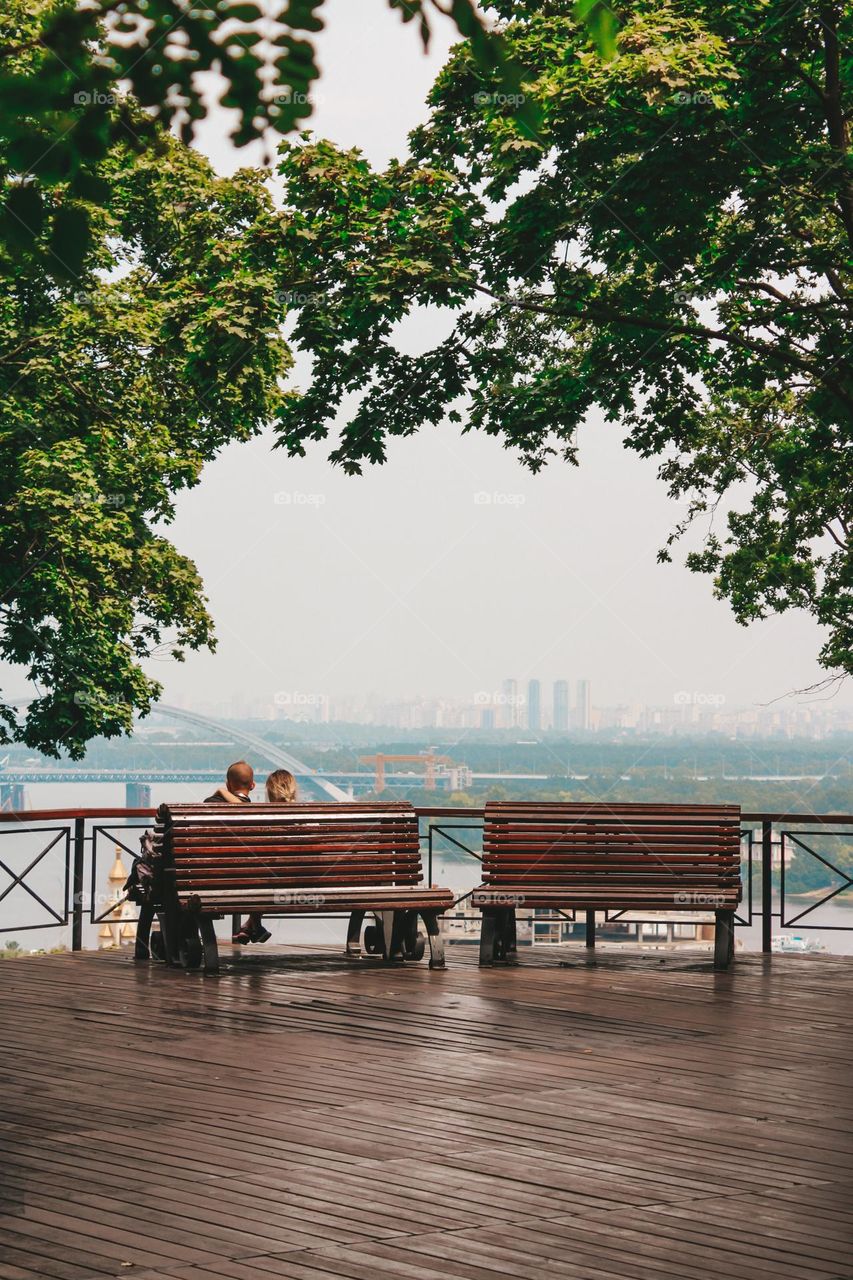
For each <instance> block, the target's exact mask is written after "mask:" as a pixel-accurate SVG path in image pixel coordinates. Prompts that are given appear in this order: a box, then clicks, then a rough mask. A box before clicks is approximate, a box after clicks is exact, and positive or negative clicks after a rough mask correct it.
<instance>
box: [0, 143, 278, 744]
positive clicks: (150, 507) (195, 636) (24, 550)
mask: <svg viewBox="0 0 853 1280" xmlns="http://www.w3.org/2000/svg"><path fill="white" fill-rule="evenodd" d="M105 167H106V168H107V172H108V177H109V180H110V182H111V184H112V189H113V198H112V201H111V206H110V211H109V212H105V211H104V212H102V213H101V214H100V215H99V219H98V223H97V226H96V233H95V238H94V242H93V251H92V253H91V254H90V256H89V261H90V265H89V266H88V267H87V269H86V270H85V272H84V274H83V275H82V277H81V280H80V282H79V285H78V286H77V287H76V288H75V289H74V290H69V289H64V288H58V287H57V286H56V284H55V282H54V280H53V278H52V276H51V274H50V273H49V272H48V271H47V270H46V269H45V268H43V267H41V266H40V265H39V264H38V263H37V262H33V261H29V262H27V263H25V264H22V265H21V266H20V267H19V268H18V270H17V271H16V272H15V274H14V275H7V277H6V278H5V280H4V283H3V288H2V291H0V416H1V417H2V432H0V477H2V479H1V480H0V511H1V512H2V514H0V599H2V610H0V657H2V658H3V659H5V660H6V661H9V662H12V663H16V664H20V665H22V666H23V667H24V668H25V669H26V670H27V671H28V672H29V675H30V677H31V679H32V680H33V681H34V683H35V686H36V688H37V690H38V691H39V696H37V697H36V699H35V700H34V701H33V702H32V703H30V705H29V707H28V710H27V715H26V718H25V719H24V720H23V721H22V722H20V723H19V720H18V717H17V716H16V714H15V712H14V711H13V709H12V708H10V707H8V706H6V707H0V717H2V720H3V722H4V724H5V728H4V729H2V730H0V735H2V738H3V739H5V740H7V741H8V740H10V738H11V739H15V738H17V739H20V740H23V741H25V742H27V743H28V744H29V745H30V746H32V747H36V748H39V749H41V750H43V751H45V752H48V753H55V752H56V751H58V750H59V749H60V748H64V749H67V750H68V751H69V752H70V754H71V755H72V756H79V755H81V754H82V752H83V749H84V747H85V744H86V742H87V741H88V740H89V739H90V738H92V737H94V736H95V735H96V734H107V735H110V734H115V733H119V732H127V731H129V730H130V728H131V726H132V721H133V714H134V711H141V712H143V713H144V712H145V711H146V710H147V709H148V708H149V707H150V705H151V703H152V701H153V700H155V699H156V697H157V696H158V694H159V692H160V689H159V685H158V684H157V683H156V682H155V681H154V680H152V679H151V678H149V677H148V676H146V675H145V674H144V673H143V671H142V669H141V668H140V666H139V659H140V658H142V657H144V656H146V655H150V654H152V653H156V652H158V651H160V650H163V651H164V652H166V653H169V654H171V655H172V656H173V657H176V658H180V657H181V656H182V654H183V652H184V651H185V650H186V649H187V648H198V647H200V646H202V645H208V644H211V643H212V624H211V620H210V618H209V616H208V613H207V610H206V608H205V601H204V596H203V590H202V584H201V582H200V579H199V576H198V572H197V570H196V568H195V565H194V564H193V563H192V561H191V560H188V559H187V558H186V557H185V556H182V555H181V554H179V552H178V551H177V550H176V549H175V547H174V546H173V545H172V544H171V543H170V542H169V541H168V540H167V538H166V537H165V536H164V534H163V527H164V526H165V525H166V524H168V522H169V520H170V519H171V517H172V512H173V501H174V495H175V494H176V493H177V492H179V491H180V490H182V489H184V488H186V487H187V486H190V485H193V484H195V483H196V482H197V480H198V477H199V474H200V472H201V469H202V466H203V464H204V462H205V461H207V460H208V459H210V458H212V457H213V456H214V455H215V454H216V453H217V451H218V450H219V449H220V448H221V447H222V445H224V444H225V443H227V442H229V441H232V440H241V439H247V438H249V437H250V436H251V435H253V434H254V433H255V432H257V431H258V430H260V428H261V427H263V426H264V425H265V424H266V423H268V422H269V421H270V419H271V418H272V417H274V416H275V414H276V413H277V412H278V410H279V407H280V403H281V399H282V392H281V391H280V388H279V379H280V378H281V377H282V376H283V375H284V374H285V373H286V371H287V368H288V367H289V355H288V352H287V349H286V347H285V346H284V344H283V343H282V341H281V339H280V336H279V326H280V322H281V305H280V302H279V300H278V297H277V294H276V289H275V259H276V255H277V252H278V249H277V244H278V236H277V229H276V219H275V215H274V211H273V209H272V204H271V201H270V198H269V196H268V194H267V192H266V190H265V188H264V186H263V182H262V178H261V176H260V175H258V174H254V173H250V172H245V171H244V172H242V173H239V174H237V175H236V176H235V177H234V178H230V179H221V178H217V177H215V176H214V175H213V173H212V172H211V170H210V167H209V165H208V164H207V162H206V161H205V160H204V159H202V158H201V157H199V156H198V155H196V154H195V153H194V152H192V151H190V150H189V149H188V148H186V147H184V146H182V145H181V144H180V143H177V142H173V141H170V140H168V139H167V138H163V137H161V138H160V141H159V145H158V146H157V147H156V148H152V149H149V151H148V152H147V153H146V156H145V158H144V159H140V158H139V157H138V156H136V155H134V154H133V153H132V152H131V151H130V150H129V149H128V148H122V147H119V148H117V149H115V150H114V152H113V153H111V155H110V156H109V157H108V158H107V160H106V161H105ZM176 192H177V193H179V196H178V198H177V201H176ZM105 273H107V274H105Z"/></svg>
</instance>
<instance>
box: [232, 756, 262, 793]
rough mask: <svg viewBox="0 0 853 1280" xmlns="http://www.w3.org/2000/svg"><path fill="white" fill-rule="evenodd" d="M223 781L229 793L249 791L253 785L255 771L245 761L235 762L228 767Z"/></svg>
mask: <svg viewBox="0 0 853 1280" xmlns="http://www.w3.org/2000/svg"><path fill="white" fill-rule="evenodd" d="M225 781H226V782H227V783H228V790H229V791H234V792H240V791H251V790H252V789H253V787H254V785H255V771H254V769H253V768H252V766H251V765H250V764H247V763H246V761H245V760H237V761H235V762H234V764H230V765H229V766H228V772H227V773H226V775H225Z"/></svg>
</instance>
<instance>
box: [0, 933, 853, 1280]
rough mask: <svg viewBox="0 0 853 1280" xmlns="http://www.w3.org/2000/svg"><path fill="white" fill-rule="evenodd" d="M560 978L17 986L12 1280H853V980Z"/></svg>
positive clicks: (6, 1115)
mask: <svg viewBox="0 0 853 1280" xmlns="http://www.w3.org/2000/svg"><path fill="white" fill-rule="evenodd" d="M225 950H226V953H227V952H228V951H229V949H228V948H226V949H225ZM556 954H557V953H554V952H551V951H548V952H546V953H545V955H544V956H542V955H541V954H540V953H538V952H537V954H536V955H535V956H533V955H531V954H529V953H527V954H524V953H523V955H522V964H521V966H520V967H519V968H517V969H510V970H507V969H494V970H484V971H481V970H479V969H478V968H477V967H476V954H475V951H474V949H473V948H468V947H451V948H450V949H449V961H450V967H449V968H448V969H447V970H446V971H445V972H443V973H430V972H429V971H428V969H427V968H426V965H425V964H420V965H409V966H406V967H405V968H397V967H394V968H390V969H387V968H383V967H382V966H381V965H380V964H378V963H377V962H376V961H374V960H364V961H360V962H351V961H346V960H345V959H344V958H343V957H341V956H339V955H337V954H333V953H331V952H325V953H314V954H308V953H307V952H305V951H301V950H297V949H290V950H283V949H275V950H268V951H262V950H261V949H260V948H257V949H254V952H253V954H246V953H241V954H239V955H236V954H235V956H234V957H233V958H228V957H227V956H226V965H225V968H224V971H223V974H222V976H221V977H219V978H218V979H216V978H213V979H204V978H202V977H201V976H199V975H197V974H185V973H182V972H174V971H168V970H166V969H164V968H162V967H160V966H155V967H151V968H149V967H147V966H142V967H140V966H135V965H134V964H133V963H132V961H130V960H129V959H128V957H127V956H125V955H104V954H101V955H98V954H92V953H84V954H81V955H77V956H70V955H69V956H47V957H33V958H25V959H21V960H15V961H9V962H3V963H0V1027H2V1031H0V1043H2V1051H0V1079H1V1080H2V1111H1V1112H0V1147H2V1155H0V1200H1V1201H2V1216H0V1280H31V1277H35V1276H50V1277H57V1278H58V1280H84V1278H88V1277H92V1278H97V1277H101V1276H128V1277H132V1278H133V1280H143V1278H144V1280H155V1277H164V1278H165V1277H174V1278H175V1280H180V1278H182V1277H186V1280H245V1278H246V1277H258V1278H259V1280H273V1278H274V1277H292V1278H293V1280H330V1278H332V1277H351V1278H352V1280H392V1278H393V1280H442V1278H444V1277H447V1276H452V1277H464V1278H465V1280H496V1277H501V1276H512V1277H521V1278H523V1280H530V1278H531V1277H539V1276H548V1277H569V1278H571V1280H609V1278H612V1277H620V1278H621V1277H630V1280H658V1278H660V1280H704V1278H705V1277H717V1276H725V1277H727V1278H728V1280H733V1278H734V1280H771V1278H772V1280H776V1278H777V1277H778V1278H779V1280H795V1278H796V1280H799V1278H800V1277H803V1278H804V1280H811V1278H814V1280H820V1278H822V1277H829V1278H831V1280H842V1278H843V1280H849V1278H850V1277H853V1260H851V1253H853V1251H851V1232H852V1231H853V1196H851V1180H850V1173H851V1166H853V1095H851V1093H850V1087H849V1086H850V1080H851V1077H850V1061H851V1047H853V1045H851V1040H853V1037H852V1036H851V1009H853V999H851V997H853V960H851V959H844V958H840V957H838V958H836V957H828V956H822V955H817V956H803V957H798V956H774V957H772V958H766V959H765V958H762V957H761V956H738V959H737V962H736V967H735V969H734V971H732V972H731V973H728V974H714V973H713V971H712V970H711V969H710V967H709V963H708V958H707V956H703V957H697V956H689V955H683V954H682V955H678V956H675V955H667V956H666V957H665V958H663V959H659V958H658V956H656V955H654V954H649V955H638V954H636V953H634V954H632V953H630V952H624V951H619V952H618V953H614V952H603V953H602V954H601V955H600V956H599V958H598V961H597V963H596V964H595V966H594V967H589V966H588V965H587V964H586V962H585V957H584V956H583V955H582V954H580V955H579V954H578V953H577V952H569V953H562V954H563V955H565V956H567V957H568V959H567V965H566V967H560V966H559V965H558V964H557V962H556Z"/></svg>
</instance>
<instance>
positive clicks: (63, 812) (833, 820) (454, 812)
mask: <svg viewBox="0 0 853 1280" xmlns="http://www.w3.org/2000/svg"><path fill="white" fill-rule="evenodd" d="M367 803H373V802H372V801H369V802H367ZM536 803H541V804H549V803H550V801H548V800H542V801H538V802H536ZM557 803H559V801H558V802H557ZM589 803H590V805H591V806H594V805H595V804H596V801H590V802H589ZM330 807H334V806H333V805H331V806H330ZM413 808H414V810H415V812H416V813H417V814H418V816H419V817H421V818H472V819H478V818H482V817H483V816H484V813H485V809H484V807H483V806H479V807H476V808H470V809H469V808H466V807H464V806H461V805H460V806H450V805H435V806H433V805H414V806H413ZM156 816H157V809H156V808H155V809H127V808H111V809H98V808H94V809H93V808H89V809H12V810H4V811H3V812H0V822H12V821H15V822H46V821H52V820H53V819H59V818H83V819H86V820H89V821H94V820H95V819H97V818H154V817H156ZM740 816H741V821H742V822H774V823H777V824H778V823H780V822H806V823H809V822H811V823H821V824H827V825H828V824H833V825H835V824H839V825H847V824H853V814H849V813H748V812H742V813H741V815H740Z"/></svg>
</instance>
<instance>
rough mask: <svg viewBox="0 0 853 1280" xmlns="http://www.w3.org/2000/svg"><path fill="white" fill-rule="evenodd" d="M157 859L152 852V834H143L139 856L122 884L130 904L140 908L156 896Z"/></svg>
mask: <svg viewBox="0 0 853 1280" xmlns="http://www.w3.org/2000/svg"><path fill="white" fill-rule="evenodd" d="M158 863H159V858H158V857H157V855H156V853H155V852H154V833H153V832H152V831H145V832H143V835H142V838H141V840H140V841H139V856H138V857H136V858H134V859H133V866H132V867H131V868H130V875H129V876H128V877H127V879H126V880H125V882H124V892H125V893H126V894H127V897H128V900H129V901H130V902H136V903H138V904H139V905H140V906H142V905H143V904H144V903H146V902H153V901H154V898H155V896H156V886H157V880H158V875H157V872H158Z"/></svg>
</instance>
